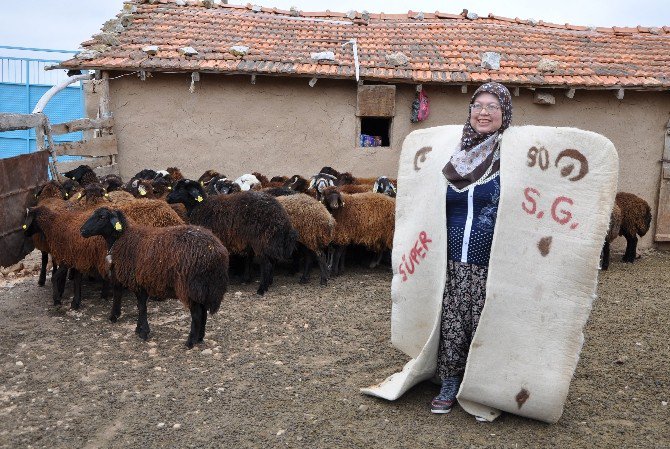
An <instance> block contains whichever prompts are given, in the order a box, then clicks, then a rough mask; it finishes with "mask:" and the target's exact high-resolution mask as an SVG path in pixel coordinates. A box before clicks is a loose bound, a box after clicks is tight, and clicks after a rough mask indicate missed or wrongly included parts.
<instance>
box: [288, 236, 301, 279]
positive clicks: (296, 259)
mask: <svg viewBox="0 0 670 449" xmlns="http://www.w3.org/2000/svg"><path fill="white" fill-rule="evenodd" d="M298 246H301V245H300V243H298ZM301 261H302V248H301V250H300V251H294V252H293V257H292V258H291V268H290V269H289V272H288V274H289V275H291V276H293V275H294V274H296V273H297V272H298V271H300V262H301Z"/></svg>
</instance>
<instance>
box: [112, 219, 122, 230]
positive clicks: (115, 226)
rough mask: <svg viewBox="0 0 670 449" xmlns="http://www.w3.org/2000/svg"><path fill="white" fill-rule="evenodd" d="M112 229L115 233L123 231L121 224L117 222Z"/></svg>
mask: <svg viewBox="0 0 670 449" xmlns="http://www.w3.org/2000/svg"><path fill="white" fill-rule="evenodd" d="M114 229H116V230H117V231H120V230H121V229H123V226H121V222H119V221H117V222H116V224H115V225H114Z"/></svg>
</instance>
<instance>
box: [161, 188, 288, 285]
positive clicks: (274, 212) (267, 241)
mask: <svg viewBox="0 0 670 449" xmlns="http://www.w3.org/2000/svg"><path fill="white" fill-rule="evenodd" d="M167 201H168V203H182V204H184V206H186V210H187V211H188V217H189V221H190V223H191V224H195V225H200V226H204V227H206V228H209V229H211V230H212V232H214V235H216V236H217V237H219V238H220V239H221V242H223V244H224V246H225V247H226V248H228V251H230V253H231V254H245V255H246V254H248V253H249V250H251V253H252V254H253V255H255V256H256V257H258V258H259V259H260V265H261V283H260V285H259V287H258V290H257V293H258V294H259V295H262V294H264V293H265V292H266V291H267V289H268V287H269V286H270V284H271V282H272V268H273V265H274V263H275V262H276V261H277V260H280V259H288V258H290V257H291V255H292V253H293V251H294V249H295V244H296V240H297V237H298V233H297V232H296V230H295V229H293V227H292V226H291V221H290V219H289V217H288V215H287V213H286V211H285V210H284V208H283V207H282V206H281V205H280V204H279V202H278V201H277V199H276V198H274V197H272V196H270V195H268V194H267V193H263V192H256V191H247V192H238V193H234V194H231V195H215V196H210V197H207V196H206V194H205V190H204V188H203V187H202V186H201V185H200V184H198V183H197V182H195V181H190V180H181V181H179V182H178V183H177V184H176V185H175V186H174V188H173V190H172V192H170V194H169V195H168V197H167Z"/></svg>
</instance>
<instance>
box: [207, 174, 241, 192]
mask: <svg viewBox="0 0 670 449" xmlns="http://www.w3.org/2000/svg"><path fill="white" fill-rule="evenodd" d="M241 191H242V188H241V187H240V185H239V184H238V183H236V182H234V181H231V180H230V179H228V178H219V179H212V180H211V181H210V182H209V185H208V186H207V195H229V194H231V193H237V192H241Z"/></svg>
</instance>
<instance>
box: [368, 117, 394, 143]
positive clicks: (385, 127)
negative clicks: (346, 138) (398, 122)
mask: <svg viewBox="0 0 670 449" xmlns="http://www.w3.org/2000/svg"><path fill="white" fill-rule="evenodd" d="M391 120H392V119H391V118H390V117H361V134H366V135H369V136H379V137H381V140H382V144H381V146H383V147H390V146H391V139H390V136H391Z"/></svg>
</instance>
